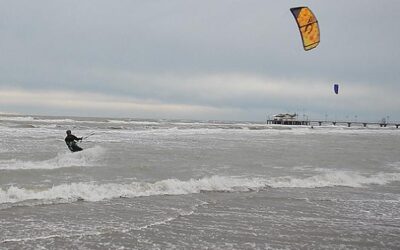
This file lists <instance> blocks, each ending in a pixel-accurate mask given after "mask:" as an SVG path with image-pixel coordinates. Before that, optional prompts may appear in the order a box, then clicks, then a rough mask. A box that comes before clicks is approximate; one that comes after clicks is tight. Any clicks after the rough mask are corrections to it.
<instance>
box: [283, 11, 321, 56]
mask: <svg viewBox="0 0 400 250" xmlns="http://www.w3.org/2000/svg"><path fill="white" fill-rule="evenodd" d="M290 11H291V12H292V14H293V16H294V18H295V19H296V22H297V26H298V27H299V30H300V35H301V39H302V41H303V47H304V50H306V51H307V50H310V49H313V48H315V47H317V46H318V44H319V40H320V39H319V36H320V33H319V26H318V20H317V18H316V17H315V15H314V14H313V13H312V11H311V10H310V9H309V8H308V7H296V8H291V9H290Z"/></svg>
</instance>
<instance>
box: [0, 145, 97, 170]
mask: <svg viewBox="0 0 400 250" xmlns="http://www.w3.org/2000/svg"><path fill="white" fill-rule="evenodd" d="M103 153H104V149H103V148H102V147H99V146H96V147H94V148H88V149H85V150H84V151H81V152H76V153H70V152H64V153H59V154H58V155H57V156H56V157H55V158H52V159H49V160H44V161H21V160H16V159H12V160H0V170H21V169H56V168H66V167H85V166H92V165H93V164H94V163H96V162H98V160H99V159H100V158H101V156H102V155H103Z"/></svg>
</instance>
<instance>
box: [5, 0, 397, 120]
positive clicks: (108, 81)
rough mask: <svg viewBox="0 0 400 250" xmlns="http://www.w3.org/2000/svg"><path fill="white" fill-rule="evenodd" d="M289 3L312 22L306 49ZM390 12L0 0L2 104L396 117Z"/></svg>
mask: <svg viewBox="0 0 400 250" xmlns="http://www.w3.org/2000/svg"><path fill="white" fill-rule="evenodd" d="M297 6H309V7H310V8H311V9H312V10H313V12H314V13H315V14H316V16H317V18H318V20H319V24H320V29H321V43H320V45H319V46H318V47H317V48H316V49H314V50H311V51H308V52H306V51H304V50H303V48H302V44H301V40H300V37H299V32H298V30H297V25H296V23H295V21H294V18H293V17H292V14H291V13H290V10H289V9H290V8H291V7H297ZM398 13H400V1H396V0H382V1H367V0H359V1H355V0H353V1H344V0H343V1H342V0H337V1H284V0H282V1H261V0H257V1H256V0H240V1H239V0H201V1H200V0H196V1H194V0H146V1H143V0H141V1H134V0H119V1H102V0H79V1H77V0H68V1H67V0H65V1H64V0H60V1H54V0H47V1H41V0H38V1H30V0H26V1H19V0H15V1H0V37H1V39H0V50H1V56H0V112H17V113H22V114H43V115H46V114H49V115H82V116H112V117H121V116H122V117H136V118H185V119H220V120H223V119H229V120H258V121H262V120H265V118H266V116H267V115H272V114H275V113H279V112H298V113H301V114H303V113H304V112H305V113H306V114H307V115H308V116H310V117H311V118H315V119H316V118H324V117H325V115H326V114H327V115H328V117H333V116H335V117H337V118H339V119H345V118H354V117H355V116H357V119H358V120H379V119H381V118H382V117H386V116H390V119H391V120H399V121H400V114H399V112H398V107H399V106H400V100H399V98H398V93H399V90H400V87H399V83H400V70H399V65H400V46H399V44H400V28H399V27H398V24H399V21H398ZM334 83H339V84H340V87H341V88H340V94H339V95H335V94H334V93H333V91H332V85H333V84H334Z"/></svg>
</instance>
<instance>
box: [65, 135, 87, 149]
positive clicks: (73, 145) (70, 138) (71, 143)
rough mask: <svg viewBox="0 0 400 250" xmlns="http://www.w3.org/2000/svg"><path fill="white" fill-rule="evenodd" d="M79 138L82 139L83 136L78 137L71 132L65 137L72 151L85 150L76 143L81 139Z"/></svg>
mask: <svg viewBox="0 0 400 250" xmlns="http://www.w3.org/2000/svg"><path fill="white" fill-rule="evenodd" d="M79 140H80V141H82V137H81V138H78V137H76V136H75V135H72V134H69V135H67V137H65V143H66V144H67V146H68V148H69V150H71V151H72V152H76V151H82V150H83V149H82V148H81V147H79V146H78V145H76V141H79Z"/></svg>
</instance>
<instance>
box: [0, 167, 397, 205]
mask: <svg viewBox="0 0 400 250" xmlns="http://www.w3.org/2000/svg"><path fill="white" fill-rule="evenodd" d="M392 181H400V173H385V174H384V173H381V174H377V175H374V176H363V175H359V174H356V173H349V172H334V173H330V174H321V175H316V176H312V177H308V178H303V179H299V178H293V177H278V178H269V179H268V178H237V177H223V176H212V177H206V178H202V179H190V180H187V181H181V180H177V179H167V180H162V181H158V182H155V183H145V182H132V183H130V184H116V183H108V184H96V183H83V182H80V183H71V184H62V185H58V186H53V187H50V188H47V189H41V190H33V189H25V188H20V187H16V186H11V187H9V188H7V189H0V204H1V203H17V202H22V201H27V200H41V201H43V203H45V204H48V203H49V201H50V202H55V203H59V202H74V201H77V200H80V199H83V200H86V201H100V200H104V199H112V198H118V197H127V198H132V197H140V196H153V195H185V194H195V193H200V192H202V191H220V192H221V191H223V192H243V191H251V190H262V189H265V188H268V187H269V188H315V187H332V186H348V187H362V186H364V185H370V184H378V185H384V184H387V183H389V182H392ZM35 204H37V202H35Z"/></svg>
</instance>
